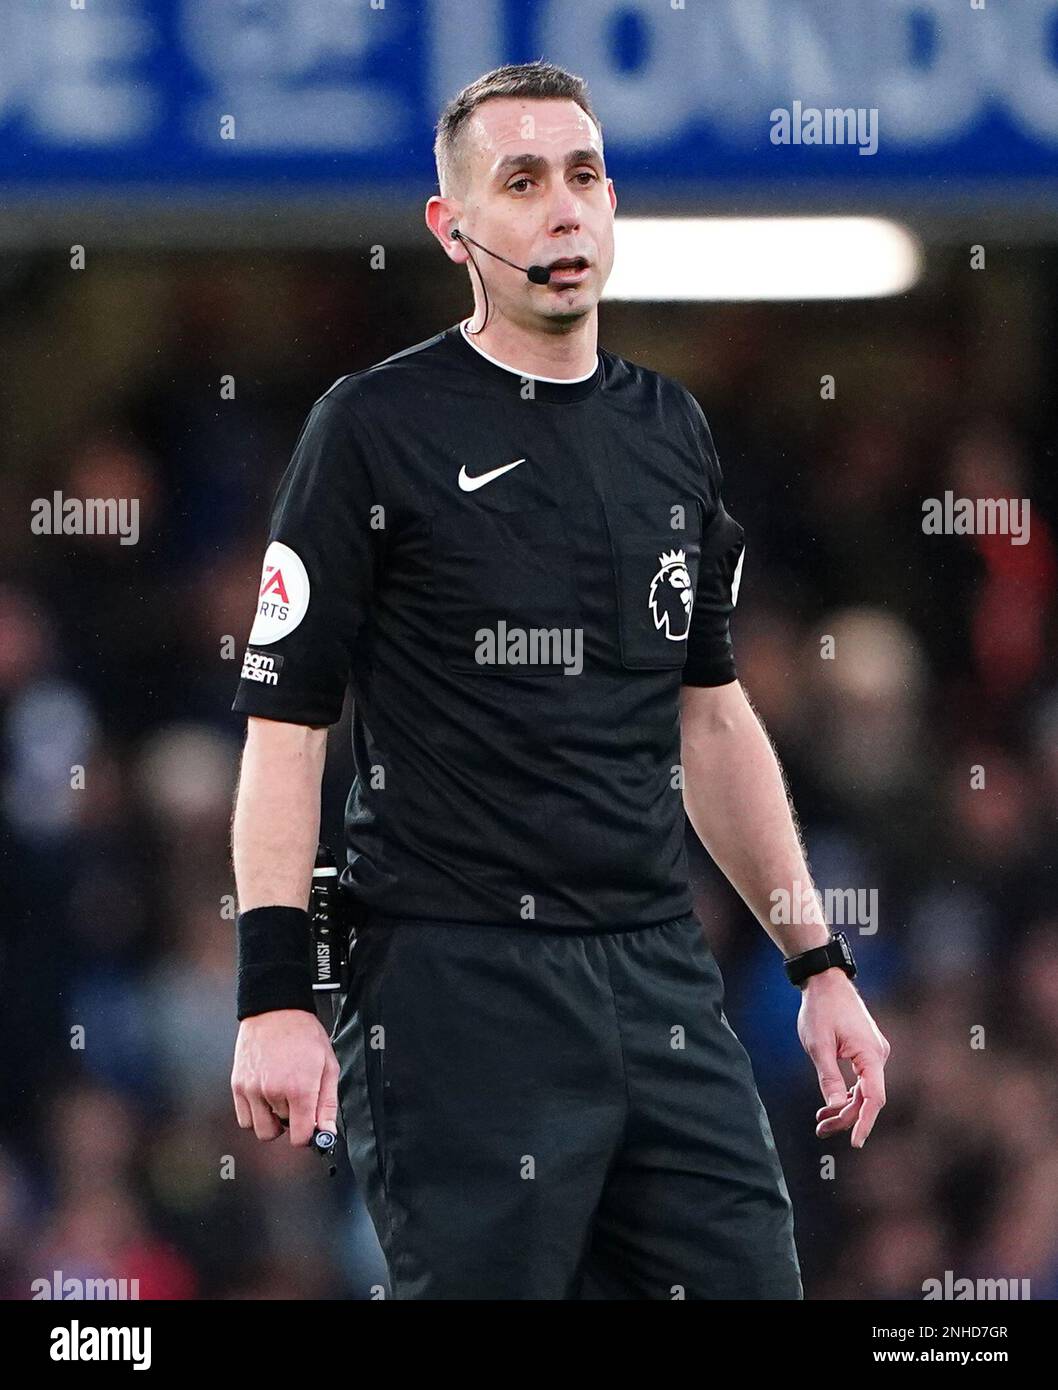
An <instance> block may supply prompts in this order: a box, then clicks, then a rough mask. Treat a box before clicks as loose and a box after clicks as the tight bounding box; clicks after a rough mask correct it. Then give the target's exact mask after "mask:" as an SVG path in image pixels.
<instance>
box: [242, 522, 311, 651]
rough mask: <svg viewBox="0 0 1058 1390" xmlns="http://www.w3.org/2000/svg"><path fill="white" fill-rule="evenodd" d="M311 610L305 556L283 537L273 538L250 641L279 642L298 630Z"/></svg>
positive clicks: (261, 643)
mask: <svg viewBox="0 0 1058 1390" xmlns="http://www.w3.org/2000/svg"><path fill="white" fill-rule="evenodd" d="M308 611H309V576H308V571H307V570H306V569H305V566H304V565H303V564H302V561H301V556H300V555H298V554H297V552H296V551H294V550H291V548H290V546H289V545H284V544H283V542H282V541H272V542H271V543H270V544H269V546H268V549H267V550H266V551H265V557H264V565H263V566H262V568H261V587H260V592H259V593H258V595H257V614H256V616H255V617H254V621H253V627H252V628H251V629H250V645H251V646H253V647H267V646H268V645H269V643H271V642H278V641H279V639H280V638H281V637H286V636H287V635H288V633H291V632H293V631H294V629H295V628H296V627H297V625H298V623H300V622H301V620H302V618H303V617H304V616H305V614H306V613H307V612H308Z"/></svg>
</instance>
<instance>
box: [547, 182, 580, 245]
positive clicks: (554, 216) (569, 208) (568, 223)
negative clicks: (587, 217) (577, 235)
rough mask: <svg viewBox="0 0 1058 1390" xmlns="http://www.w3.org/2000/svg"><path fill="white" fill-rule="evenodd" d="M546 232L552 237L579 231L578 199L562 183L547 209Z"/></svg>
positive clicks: (571, 190)
mask: <svg viewBox="0 0 1058 1390" xmlns="http://www.w3.org/2000/svg"><path fill="white" fill-rule="evenodd" d="M548 230H549V231H550V233H551V234H552V235H553V236H568V235H569V233H570V232H576V231H579V230H580V199H579V198H578V197H577V195H576V193H575V192H574V191H573V189H571V188H570V187H569V186H568V185H567V184H565V183H563V184H562V185H561V186H560V188H559V189H558V190H557V191H556V192H555V193H554V195H553V197H552V199H551V205H550V207H549V208H548Z"/></svg>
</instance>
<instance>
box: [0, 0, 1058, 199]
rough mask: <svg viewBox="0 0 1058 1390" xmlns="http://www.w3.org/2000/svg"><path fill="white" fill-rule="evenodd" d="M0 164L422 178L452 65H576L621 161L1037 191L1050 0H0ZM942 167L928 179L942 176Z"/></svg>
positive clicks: (1055, 130)
mask: <svg viewBox="0 0 1058 1390" xmlns="http://www.w3.org/2000/svg"><path fill="white" fill-rule="evenodd" d="M0 17H2V21H3V29H4V37H3V43H2V45H0V126H2V138H0V182H2V184H3V185H5V186H7V188H8V191H9V192H10V191H12V190H13V189H15V188H19V187H20V188H21V189H22V190H23V191H24V192H27V193H34V194H40V193H43V192H44V191H46V190H47V189H48V188H49V187H52V188H53V189H56V190H57V189H59V188H63V189H65V190H67V191H69V190H70V189H71V188H72V189H74V190H76V189H78V188H81V189H84V190H85V191H86V192H94V193H97V194H98V193H99V192H101V191H104V190H106V189H107V188H109V189H111V190H121V191H126V190H129V189H134V188H136V187H145V188H153V189H155V190H157V189H158V188H160V187H172V186H173V185H174V184H178V185H184V186H195V187H200V188H202V189H209V188H210V187H212V186H218V187H219V186H224V187H226V188H229V189H230V188H236V189H239V188H246V189H253V188H258V189H266V190H267V193H268V195H269V196H270V197H272V198H275V197H277V196H279V197H281V196H282V195H283V194H284V193H285V192H291V193H294V192H298V191H299V190H302V189H304V188H307V187H311V186H316V187H319V186H321V185H329V186H331V187H333V188H334V189H335V191H338V190H341V191H343V192H354V193H355V192H356V191H357V189H358V188H366V187H368V186H373V187H380V186H384V185H387V184H393V185H398V186H401V187H402V188H407V186H409V185H411V186H413V187H418V186H420V185H421V186H422V187H423V188H425V185H426V184H427V183H429V182H430V181H431V180H432V177H433V165H432V156H431V146H432V134H433V125H434V122H435V121H436V117H437V111H438V108H439V106H440V105H441V104H442V103H443V102H444V101H445V100H446V99H447V98H448V97H450V96H451V95H452V94H453V93H454V92H455V91H456V90H457V89H458V88H459V87H460V86H461V85H463V84H464V83H465V82H467V81H469V80H471V79H472V78H474V77H475V76H477V75H479V74H480V73H481V72H483V71H485V70H487V69H489V68H491V67H495V66H497V65H499V64H501V63H507V62H519V61H525V60H527V59H530V58H536V57H545V58H548V59H551V60H552V61H554V62H557V63H560V64H562V65H563V66H566V67H569V68H571V69H572V70H574V71H576V72H577V73H579V74H581V75H582V76H584V77H585V78H586V79H587V80H588V82H589V84H590V90H591V93H592V97H593V100H594V102H595V103H596V106H597V109H598V111H599V114H600V117H601V119H602V121H603V132H604V139H605V143H606V151H607V156H608V158H609V160H610V161H611V164H613V162H614V161H615V160H616V161H618V162H619V169H620V174H621V178H622V181H623V182H624V183H629V182H632V183H634V184H635V185H636V186H639V187H642V188H644V189H648V190H649V189H651V188H660V187H663V186H674V185H682V186H688V187H695V188H698V189H707V188H708V187H709V185H710V184H714V185H717V186H720V185H723V186H726V187H732V186H744V187H750V186H752V185H754V184H777V183H781V182H783V181H790V180H794V181H798V182H807V184H808V185H809V186H817V185H818V183H820V182H822V183H824V184H825V183H828V182H830V183H833V182H835V181H842V180H850V179H854V180H856V181H857V183H859V184H862V183H863V181H864V180H867V181H875V180H879V181H889V182H890V183H895V184H896V185H900V186H905V187H907V186H909V185H911V184H923V183H928V182H929V181H932V180H938V181H941V183H943V181H946V180H955V181H957V182H958V184H959V185H960V186H962V187H966V186H967V185H985V184H988V183H989V182H990V181H995V180H997V179H1002V180H1006V181H1009V180H1011V179H1014V180H1017V181H1020V182H1027V183H1030V184H1032V185H1033V186H1034V188H1035V189H1036V190H1037V191H1038V192H1043V193H1044V195H1045V196H1046V195H1047V193H1048V191H1049V193H1050V195H1051V196H1053V197H1054V198H1055V199H1056V201H1058V191H1056V179H1055V176H1056V174H1058V0H7V3H4V0H0ZM939 186H941V185H940V184H938V187H939Z"/></svg>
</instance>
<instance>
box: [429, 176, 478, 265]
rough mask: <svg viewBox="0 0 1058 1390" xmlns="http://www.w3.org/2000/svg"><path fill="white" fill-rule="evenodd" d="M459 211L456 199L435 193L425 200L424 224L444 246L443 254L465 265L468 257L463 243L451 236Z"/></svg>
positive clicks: (457, 222) (459, 206)
mask: <svg viewBox="0 0 1058 1390" xmlns="http://www.w3.org/2000/svg"><path fill="white" fill-rule="evenodd" d="M461 211H462V208H461V205H460V203H459V202H458V200H456V199H454V198H442V197H440V196H439V195H438V194H436V193H435V194H434V195H433V197H432V198H428V199H427V202H426V210H425V220H426V225H427V226H428V227H429V229H430V231H431V232H432V233H433V234H434V236H435V237H436V238H437V240H438V241H439V242H440V243H441V245H442V246H443V247H444V253H445V255H446V256H447V257H448V259H449V260H450V261H454V262H455V264H456V265H466V263H467V261H468V259H469V257H468V255H467V249H466V247H465V246H464V245H463V243H462V242H461V241H458V240H454V239H453V237H452V231H453V228H456V227H458V226H459V214H460V212H461Z"/></svg>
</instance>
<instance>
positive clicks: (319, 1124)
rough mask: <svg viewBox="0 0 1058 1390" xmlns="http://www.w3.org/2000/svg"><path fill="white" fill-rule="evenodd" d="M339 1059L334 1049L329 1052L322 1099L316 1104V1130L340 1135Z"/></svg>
mask: <svg viewBox="0 0 1058 1390" xmlns="http://www.w3.org/2000/svg"><path fill="white" fill-rule="evenodd" d="M338 1075H339V1068H338V1058H337V1057H336V1056H335V1055H334V1050H333V1048H328V1050H327V1060H326V1062H325V1063H324V1067H323V1079H322V1081H321V1083H320V1098H319V1101H318V1102H317V1104H316V1128H317V1129H327V1130H330V1132H331V1133H332V1134H337V1133H338Z"/></svg>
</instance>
